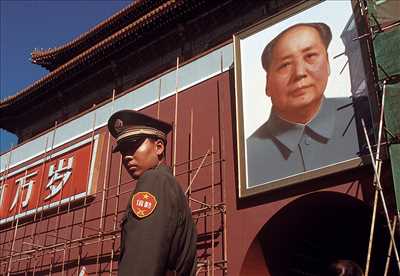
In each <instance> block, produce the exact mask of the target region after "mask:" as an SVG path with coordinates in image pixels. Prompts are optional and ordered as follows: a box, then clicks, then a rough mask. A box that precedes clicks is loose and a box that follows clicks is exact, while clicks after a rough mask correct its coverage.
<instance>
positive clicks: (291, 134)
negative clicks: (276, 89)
mask: <svg viewBox="0 0 400 276" xmlns="http://www.w3.org/2000/svg"><path fill="white" fill-rule="evenodd" d="M335 112H336V111H335V110H334V106H332V105H329V103H328V101H327V100H326V99H325V98H324V99H323V100H322V103H321V107H320V110H319V112H318V113H317V115H316V116H315V117H314V118H313V119H312V120H311V121H310V122H308V123H307V124H299V123H293V122H289V121H287V120H284V119H282V118H280V117H279V116H278V114H276V112H274V110H273V109H272V111H271V115H270V117H269V119H268V125H269V128H270V133H271V134H272V135H273V136H274V137H275V138H276V139H277V140H278V141H279V142H280V143H281V144H283V145H284V146H285V147H287V148H288V149H289V150H290V151H294V150H295V149H296V148H297V145H298V144H299V143H300V141H301V139H302V137H303V134H304V132H305V131H306V130H309V131H311V132H313V133H314V134H315V135H317V136H320V137H321V138H323V139H326V140H328V139H330V138H331V137H332V135H333V131H334V129H335Z"/></svg>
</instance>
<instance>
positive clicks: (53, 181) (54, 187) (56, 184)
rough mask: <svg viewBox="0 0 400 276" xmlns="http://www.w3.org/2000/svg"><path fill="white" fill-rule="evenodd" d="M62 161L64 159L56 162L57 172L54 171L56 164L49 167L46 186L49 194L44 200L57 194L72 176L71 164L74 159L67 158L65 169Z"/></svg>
mask: <svg viewBox="0 0 400 276" xmlns="http://www.w3.org/2000/svg"><path fill="white" fill-rule="evenodd" d="M64 161H65V160H64V159H61V160H59V161H58V167H57V170H55V166H56V164H53V165H51V166H50V169H49V181H48V183H47V185H46V189H49V190H50V194H49V195H48V196H46V197H45V200H48V199H50V198H52V197H53V196H55V195H56V194H58V193H59V192H60V191H61V189H62V188H63V187H64V185H65V183H67V181H68V179H69V178H70V176H71V174H72V163H73V161H74V157H70V158H68V163H67V166H65V167H64Z"/></svg>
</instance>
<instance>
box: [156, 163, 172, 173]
mask: <svg viewBox="0 0 400 276" xmlns="http://www.w3.org/2000/svg"><path fill="white" fill-rule="evenodd" d="M155 169H156V170H160V171H164V172H168V173H172V170H171V168H170V167H169V166H168V165H166V164H165V163H164V162H163V163H160V164H159V165H158V166H157V167H155Z"/></svg>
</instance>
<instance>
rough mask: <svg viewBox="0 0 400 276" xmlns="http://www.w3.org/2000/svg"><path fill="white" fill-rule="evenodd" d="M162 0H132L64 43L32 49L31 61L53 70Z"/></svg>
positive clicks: (144, 13) (143, 14) (151, 8)
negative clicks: (48, 47) (116, 11)
mask: <svg viewBox="0 0 400 276" xmlns="http://www.w3.org/2000/svg"><path fill="white" fill-rule="evenodd" d="M162 2H165V1H160V0H158V1H157V0H156V1H154V0H153V1H150V0H137V1H134V2H133V3H132V4H130V5H129V6H127V7H125V8H124V9H122V10H121V11H119V12H118V13H116V14H114V15H113V16H111V17H110V18H108V19H106V20H104V21H103V22H101V23H100V24H98V25H96V26H95V27H93V28H92V29H90V30H88V31H87V32H85V33H82V34H81V35H79V36H78V37H77V38H75V39H74V40H72V41H70V42H67V43H66V44H64V45H61V46H59V47H56V48H50V49H47V50H43V49H40V50H34V51H33V52H32V53H31V61H32V63H34V64H39V65H41V66H43V67H44V68H46V69H48V70H54V69H56V68H58V67H59V66H61V65H62V64H64V63H65V62H67V61H68V60H69V59H71V57H74V56H76V55H78V54H80V53H82V52H83V51H85V50H87V49H90V48H91V47H93V46H94V45H95V44H97V43H99V42H100V41H102V40H104V39H105V38H107V37H108V36H110V35H112V34H113V33H115V32H116V31H118V30H120V29H121V28H123V27H126V26H127V25H128V24H129V23H130V22H131V21H130V20H129V19H131V18H140V17H143V16H146V15H147V14H148V13H149V12H151V11H152V10H154V9H156V8H157V7H158V6H160V5H161V4H162Z"/></svg>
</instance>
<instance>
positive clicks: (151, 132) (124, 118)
mask: <svg viewBox="0 0 400 276" xmlns="http://www.w3.org/2000/svg"><path fill="white" fill-rule="evenodd" d="M171 129H172V126H171V125H170V124H169V123H166V122H163V121H161V120H158V119H155V118H153V117H151V116H148V115H145V114H143V113H140V112H137V111H134V110H121V111H118V112H116V113H114V114H113V115H111V117H110V119H109V120H108V130H109V131H110V133H111V135H112V136H113V137H114V138H115V139H117V146H116V147H115V149H114V150H113V152H117V151H119V150H120V146H121V145H122V144H124V143H129V142H135V141H137V140H139V139H141V138H143V137H157V138H160V139H162V140H163V141H164V142H165V143H166V142H167V134H168V133H169V132H170V131H171Z"/></svg>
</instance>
